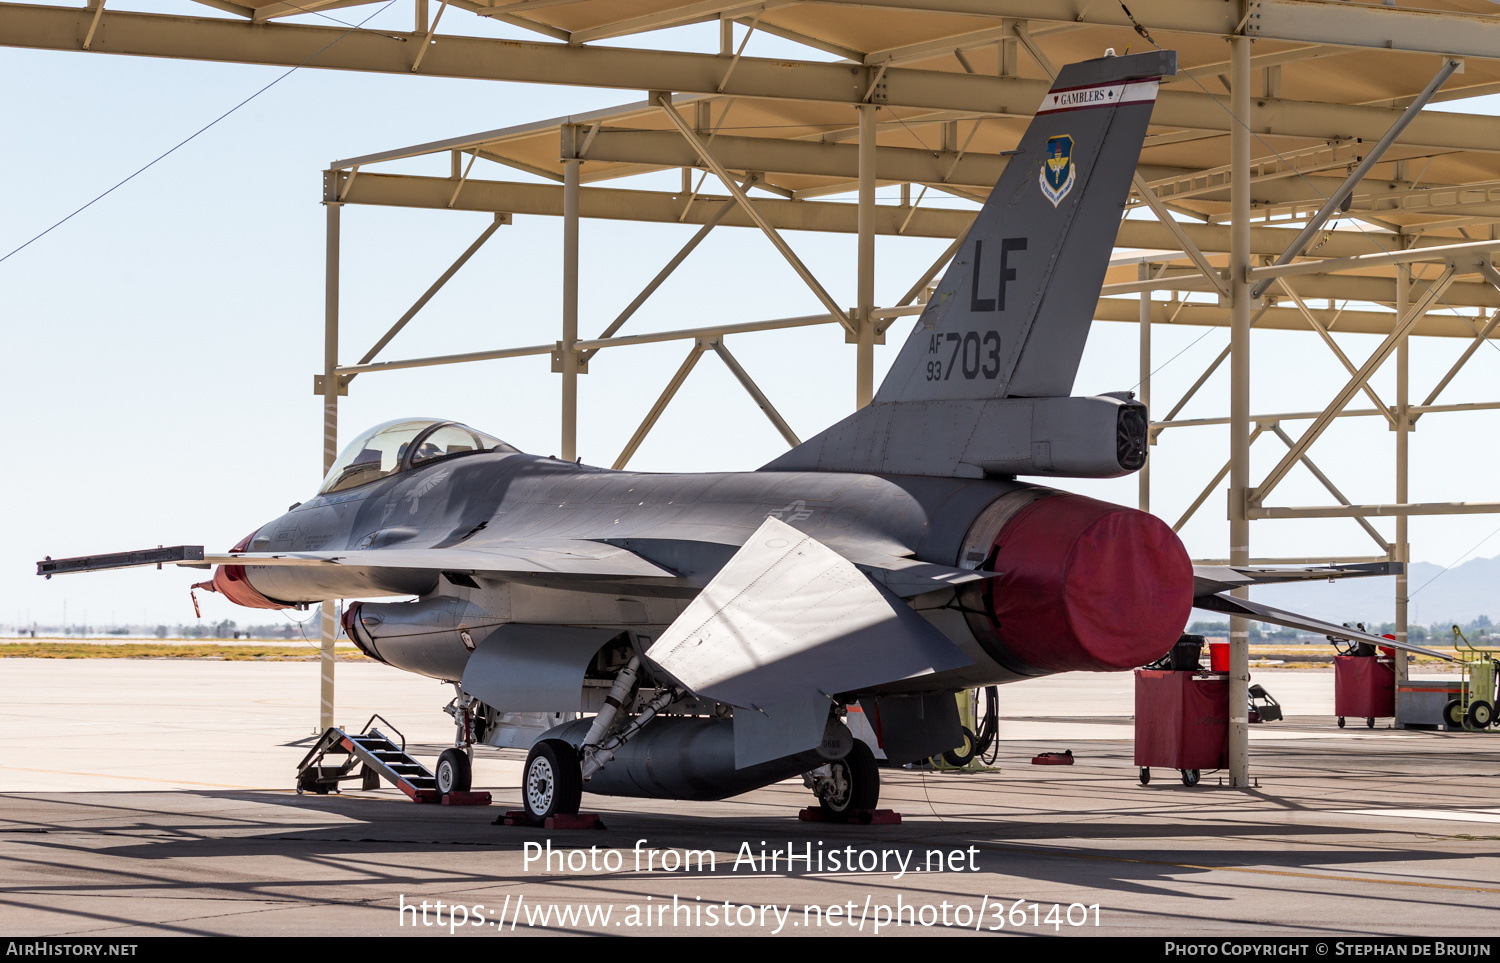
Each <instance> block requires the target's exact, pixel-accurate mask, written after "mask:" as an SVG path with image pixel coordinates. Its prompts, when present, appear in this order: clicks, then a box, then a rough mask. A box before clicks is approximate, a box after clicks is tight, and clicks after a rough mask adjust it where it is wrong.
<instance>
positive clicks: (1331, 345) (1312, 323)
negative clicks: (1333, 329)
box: [1277, 278, 1401, 427]
mask: <svg viewBox="0 0 1500 963" xmlns="http://www.w3.org/2000/svg"><path fill="white" fill-rule="evenodd" d="M1277 283H1278V284H1279V285H1281V289H1282V290H1283V291H1285V292H1286V293H1287V296H1288V297H1290V298H1291V299H1292V303H1293V304H1295V305H1296V306H1297V310H1298V311H1300V312H1302V316H1303V317H1304V318H1306V319H1307V324H1308V327H1310V328H1312V329H1313V330H1314V331H1316V332H1318V335H1319V337H1321V338H1322V339H1323V343H1324V344H1325V345H1327V346H1328V350H1329V351H1332V352H1333V356H1334V357H1335V358H1338V359H1339V364H1341V365H1343V366H1344V370H1345V371H1346V372H1348V374H1349V376H1350V377H1351V378H1352V377H1354V376H1355V375H1356V374H1358V373H1359V369H1358V368H1356V367H1354V362H1352V361H1350V360H1349V356H1348V355H1346V354H1344V350H1343V349H1342V348H1340V347H1339V346H1338V342H1337V341H1334V340H1333V335H1331V334H1329V333H1328V329H1327V328H1325V327H1323V326H1322V325H1321V324H1319V323H1318V319H1317V318H1315V317H1313V313H1312V309H1310V308H1309V307H1308V306H1307V304H1306V303H1305V302H1304V301H1303V300H1302V298H1300V297H1298V296H1297V292H1296V291H1294V290H1292V286H1291V284H1289V283H1288V282H1287V279H1286V278H1281V279H1279V280H1278V281H1277ZM1400 290H1401V288H1400V284H1399V282H1398V283H1397V292H1398V293H1399V292H1400ZM1360 390H1362V391H1363V392H1364V393H1365V397H1367V398H1369V399H1370V401H1371V402H1372V403H1373V404H1374V405H1375V408H1376V410H1378V411H1379V412H1380V413H1381V414H1382V415H1384V416H1385V419H1386V421H1389V422H1390V423H1391V425H1392V427H1394V426H1395V424H1396V416H1395V415H1393V414H1391V410H1390V409H1389V408H1388V407H1386V404H1385V402H1383V401H1381V400H1380V396H1379V395H1377V394H1376V393H1375V389H1374V388H1372V387H1370V383H1369V382H1368V381H1366V382H1365V383H1364V384H1362V385H1360Z"/></svg>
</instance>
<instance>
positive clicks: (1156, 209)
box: [1135, 171, 1229, 297]
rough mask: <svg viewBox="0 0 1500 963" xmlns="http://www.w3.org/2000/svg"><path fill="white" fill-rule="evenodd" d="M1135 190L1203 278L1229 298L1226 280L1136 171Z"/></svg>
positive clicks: (1146, 275) (1147, 275) (1144, 276)
mask: <svg viewBox="0 0 1500 963" xmlns="http://www.w3.org/2000/svg"><path fill="white" fill-rule="evenodd" d="M1135 190H1136V193H1137V194H1140V195H1141V200H1143V201H1145V202H1146V205H1147V206H1148V207H1150V208H1151V213H1153V214H1155V215H1156V219H1157V220H1158V221H1160V222H1161V223H1162V225H1163V226H1164V227H1166V229H1167V230H1169V231H1171V232H1172V236H1173V237H1174V238H1176V239H1177V243H1178V245H1179V246H1181V248H1182V249H1183V251H1185V252H1186V253H1187V256H1188V257H1189V258H1190V259H1191V260H1192V262H1193V263H1194V264H1196V265H1197V266H1198V270H1199V271H1201V272H1203V276H1204V277H1205V278H1207V279H1208V281H1209V283H1210V284H1212V285H1213V287H1214V290H1216V291H1218V292H1219V294H1221V295H1223V296H1224V297H1229V285H1227V284H1225V283H1224V279H1223V278H1222V277H1220V276H1219V272H1218V269H1216V268H1215V267H1214V266H1213V265H1212V264H1209V263H1208V258H1207V257H1205V256H1204V254H1203V252H1202V251H1200V250H1198V245H1196V244H1194V243H1193V239H1192V238H1191V237H1189V236H1188V234H1187V232H1186V231H1184V230H1183V229H1182V226H1181V225H1180V224H1178V223H1177V219H1176V218H1175V217H1173V216H1172V212H1171V211H1169V210H1167V205H1165V204H1163V203H1162V202H1161V200H1160V199H1159V198H1157V196H1156V194H1155V193H1153V192H1152V190H1151V187H1150V186H1149V185H1148V184H1147V183H1146V179H1145V178H1144V177H1142V176H1141V173H1140V171H1136V173H1135ZM1150 277H1151V272H1150V271H1143V272H1141V280H1143V281H1147V280H1150Z"/></svg>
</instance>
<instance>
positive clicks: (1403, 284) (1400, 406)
mask: <svg viewBox="0 0 1500 963" xmlns="http://www.w3.org/2000/svg"><path fill="white" fill-rule="evenodd" d="M1399 240H1400V241H1401V246H1402V247H1409V246H1410V245H1409V243H1408V238H1407V237H1406V236H1405V235H1403V236H1402V237H1401V238H1400V239H1399ZM1410 306H1411V272H1410V269H1409V268H1408V267H1407V266H1406V265H1404V264H1398V265H1396V317H1397V318H1404V317H1406V312H1407V311H1408V310H1409V309H1410ZM1410 364H1411V353H1410V341H1409V340H1408V339H1407V338H1402V339H1401V341H1400V342H1399V343H1398V344H1397V345H1396V502H1397V503H1398V504H1401V505H1405V504H1407V503H1408V502H1409V501H1410V495H1411V493H1410V491H1408V489H1407V480H1408V475H1407V465H1408V462H1407V445H1409V444H1410V443H1411V409H1410V407H1409V406H1410V404H1411V399H1410V398H1408V397H1407V393H1408V391H1409V390H1410V387H1411V380H1410V374H1411V370H1410ZM1407 522H1408V518H1407V516H1405V515H1397V516H1396V543H1395V544H1394V545H1392V546H1391V552H1392V555H1391V561H1393V562H1400V563H1401V571H1400V573H1399V574H1397V575H1396V631H1395V633H1394V634H1395V636H1396V641H1398V642H1405V641H1406V640H1407V631H1408V626H1407V610H1406V591H1407V587H1408V586H1407V581H1406V579H1407V575H1406V566H1407V565H1409V564H1410V563H1411V544H1410V543H1409V542H1408V541H1407ZM1408 659H1409V657H1408V656H1407V654H1406V650H1405V649H1397V650H1396V680H1397V681H1398V682H1404V681H1406V678H1407V663H1408ZM1401 722H1402V719H1401V707H1400V704H1399V703H1398V704H1397V707H1396V725H1398V726H1399V725H1401Z"/></svg>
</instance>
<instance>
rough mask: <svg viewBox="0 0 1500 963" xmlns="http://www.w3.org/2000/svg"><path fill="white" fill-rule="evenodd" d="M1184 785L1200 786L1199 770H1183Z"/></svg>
mask: <svg viewBox="0 0 1500 963" xmlns="http://www.w3.org/2000/svg"><path fill="white" fill-rule="evenodd" d="M1182 784H1183V785H1184V786H1196V785H1198V770H1196V769H1184V770H1182Z"/></svg>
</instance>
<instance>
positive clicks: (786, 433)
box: [708, 338, 802, 448]
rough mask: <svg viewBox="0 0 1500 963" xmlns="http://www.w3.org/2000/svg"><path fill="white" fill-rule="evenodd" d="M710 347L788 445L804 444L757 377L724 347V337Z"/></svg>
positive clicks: (792, 446)
mask: <svg viewBox="0 0 1500 963" xmlns="http://www.w3.org/2000/svg"><path fill="white" fill-rule="evenodd" d="M708 347H710V348H712V349H713V351H714V353H715V354H717V355H718V356H719V360H721V361H723V362H724V367H726V368H728V369H729V371H730V373H731V374H733V375H734V377H735V379H736V380H737V381H739V383H740V386H741V387H743V388H744V389H745V391H746V392H747V393H749V395H750V397H751V398H753V399H754V400H755V403H756V405H758V406H759V407H760V410H761V411H763V412H765V414H766V418H768V419H769V420H770V422H771V424H772V425H774V426H775V427H776V430H777V431H778V432H780V433H781V437H782V438H783V439H785V441H786V443H787V446H788V447H790V448H795V447H797V446H798V445H800V444H802V440H801V439H800V438H798V437H797V433H796V432H795V431H792V427H791V425H788V424H787V423H786V419H785V418H783V417H781V412H779V411H777V410H776V406H775V405H773V404H771V399H770V398H767V397H766V393H765V392H764V391H761V390H760V386H759V385H757V384H756V383H755V379H753V378H751V377H750V374H749V372H747V371H746V370H745V369H744V368H743V367H742V366H741V365H740V363H739V361H738V360H736V359H735V357H734V355H732V354H730V353H729V349H728V348H726V347H724V339H722V338H718V339H715V340H714V341H712V342H710V343H709V345H708Z"/></svg>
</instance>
